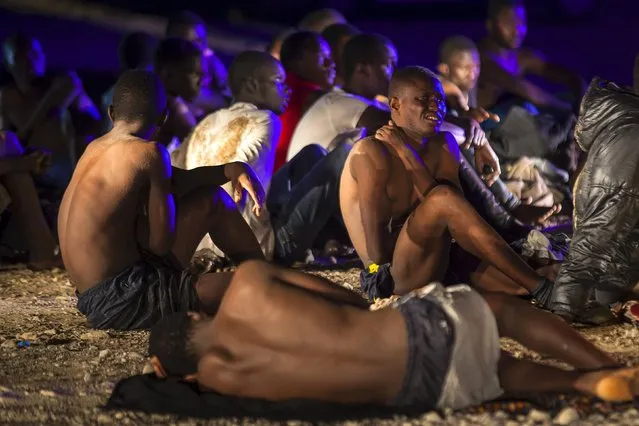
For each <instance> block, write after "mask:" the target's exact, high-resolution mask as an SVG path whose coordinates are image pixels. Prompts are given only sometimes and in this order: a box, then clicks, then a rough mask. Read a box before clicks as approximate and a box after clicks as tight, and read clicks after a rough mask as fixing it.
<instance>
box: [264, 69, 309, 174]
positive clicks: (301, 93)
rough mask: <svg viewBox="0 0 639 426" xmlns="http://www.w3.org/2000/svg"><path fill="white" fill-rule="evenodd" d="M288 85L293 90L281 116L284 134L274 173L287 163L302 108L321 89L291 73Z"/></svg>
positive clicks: (278, 149) (281, 135) (276, 153)
mask: <svg viewBox="0 0 639 426" xmlns="http://www.w3.org/2000/svg"><path fill="white" fill-rule="evenodd" d="M286 84H287V85H288V87H289V89H290V90H291V97H290V99H289V101H288V106H287V107H286V110H285V111H284V113H283V114H282V115H280V120H281V121H282V133H280V139H279V140H278V142H277V148H276V149H275V166H274V168H273V172H276V171H277V170H278V169H279V168H280V167H282V166H283V165H284V164H285V163H286V156H287V154H288V147H289V145H290V144H291V138H292V137H293V132H295V128H296V127H297V123H299V121H300V118H302V107H303V106H304V102H305V101H306V98H307V97H308V95H310V94H311V93H314V92H316V91H318V90H320V89H321V87H320V86H318V85H317V84H315V83H311V82H310V81H306V80H304V79H302V78H301V77H299V76H297V75H295V74H293V73H291V72H288V73H286Z"/></svg>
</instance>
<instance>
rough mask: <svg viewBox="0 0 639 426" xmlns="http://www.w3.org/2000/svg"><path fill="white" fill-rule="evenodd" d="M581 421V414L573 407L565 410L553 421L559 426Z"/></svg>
mask: <svg viewBox="0 0 639 426" xmlns="http://www.w3.org/2000/svg"><path fill="white" fill-rule="evenodd" d="M578 420H579V413H578V412H577V410H575V409H574V408H572V407H567V408H564V409H563V410H561V411H560V412H559V414H557V416H556V417H555V418H554V419H553V423H556V424H558V425H569V424H571V423H573V422H576V421H578Z"/></svg>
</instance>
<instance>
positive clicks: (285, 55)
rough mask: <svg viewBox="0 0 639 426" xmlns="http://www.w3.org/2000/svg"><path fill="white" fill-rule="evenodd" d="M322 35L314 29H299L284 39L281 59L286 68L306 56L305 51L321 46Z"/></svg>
mask: <svg viewBox="0 0 639 426" xmlns="http://www.w3.org/2000/svg"><path fill="white" fill-rule="evenodd" d="M321 40H322V36H321V35H319V34H318V33H314V32H312V31H297V32H294V33H293V34H291V35H289V36H288V37H286V38H285V39H284V42H283V43H282V49H281V50H280V60H281V61H282V65H284V68H285V69H287V70H288V69H289V68H290V67H291V65H293V63H294V62H296V61H298V60H300V59H301V58H302V56H304V52H306V51H308V50H310V49H315V48H316V47H317V46H319V44H320V42H321Z"/></svg>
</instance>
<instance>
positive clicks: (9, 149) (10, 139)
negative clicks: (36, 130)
mask: <svg viewBox="0 0 639 426" xmlns="http://www.w3.org/2000/svg"><path fill="white" fill-rule="evenodd" d="M22 155H24V150H23V149H22V146H21V145H20V141H19V140H18V137H17V136H16V134H15V133H13V132H8V131H3V132H0V158H7V157H20V156H22Z"/></svg>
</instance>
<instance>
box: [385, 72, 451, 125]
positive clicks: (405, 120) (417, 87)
mask: <svg viewBox="0 0 639 426" xmlns="http://www.w3.org/2000/svg"><path fill="white" fill-rule="evenodd" d="M390 106H391V114H392V119H393V121H394V122H395V123H396V124H397V125H398V126H399V127H401V128H403V129H405V130H407V131H410V132H412V133H415V134H416V135H419V136H420V137H428V136H430V135H432V134H434V133H437V132H439V129H440V128H441V125H442V123H443V121H444V117H445V116H446V97H445V95H444V89H443V88H442V85H441V83H440V82H439V80H438V79H436V78H434V77H433V78H431V77H424V78H419V79H414V80H412V82H411V84H406V86H405V87H404V89H403V90H402V91H401V93H399V94H398V95H397V96H394V97H392V98H391V99H390Z"/></svg>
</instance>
